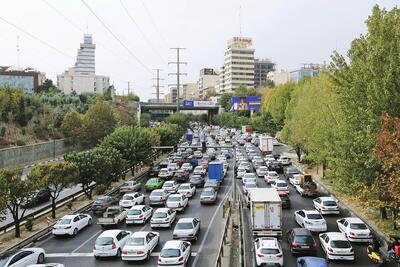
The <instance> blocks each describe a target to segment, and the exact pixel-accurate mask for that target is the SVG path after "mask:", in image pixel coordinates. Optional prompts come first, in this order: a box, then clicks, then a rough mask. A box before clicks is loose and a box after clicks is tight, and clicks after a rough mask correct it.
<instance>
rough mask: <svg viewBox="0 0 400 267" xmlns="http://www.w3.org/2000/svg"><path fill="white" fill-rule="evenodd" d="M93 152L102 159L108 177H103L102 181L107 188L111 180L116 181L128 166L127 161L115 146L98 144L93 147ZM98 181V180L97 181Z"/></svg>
mask: <svg viewBox="0 0 400 267" xmlns="http://www.w3.org/2000/svg"><path fill="white" fill-rule="evenodd" d="M95 152H96V153H97V154H98V155H99V156H100V157H102V158H103V159H104V166H103V168H107V170H108V172H109V174H110V177H105V176H103V178H105V179H104V180H103V181H102V184H104V185H105V186H106V187H107V188H108V187H109V186H110V184H111V182H115V181H118V180H119V178H120V177H121V176H122V175H123V174H124V172H125V171H126V170H127V168H128V162H127V161H126V160H125V159H123V158H122V154H121V153H120V152H119V151H118V150H117V149H115V148H112V147H106V146H100V147H97V148H96V149H95ZM98 182H99V181H98Z"/></svg>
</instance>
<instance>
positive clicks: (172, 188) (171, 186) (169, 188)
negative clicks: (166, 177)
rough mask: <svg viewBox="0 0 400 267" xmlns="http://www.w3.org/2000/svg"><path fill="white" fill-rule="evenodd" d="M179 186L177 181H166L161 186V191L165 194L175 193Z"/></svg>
mask: <svg viewBox="0 0 400 267" xmlns="http://www.w3.org/2000/svg"><path fill="white" fill-rule="evenodd" d="M178 187H179V184H178V182H177V181H175V180H172V181H166V182H165V183H164V184H163V187H162V189H163V190H164V191H165V192H167V193H174V194H175V193H176V191H177V190H178Z"/></svg>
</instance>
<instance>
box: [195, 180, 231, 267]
mask: <svg viewBox="0 0 400 267" xmlns="http://www.w3.org/2000/svg"><path fill="white" fill-rule="evenodd" d="M233 179H234V178H233ZM231 189H232V186H231V187H230V189H229V190H228V192H227V193H226V195H225V197H224V198H223V199H222V201H221V203H219V205H218V207H217V209H216V210H215V212H214V215H213V216H212V218H211V221H210V223H209V224H208V228H207V231H206V234H205V235H204V237H203V240H202V241H201V244H200V247H199V250H198V251H197V254H200V253H201V251H202V250H203V246H204V243H205V242H206V240H207V236H208V234H209V233H210V230H211V228H212V227H211V225H213V223H214V219H215V217H216V216H217V213H218V211H219V209H220V208H221V206H222V204H223V203H224V202H225V199H226V198H227V197H228V196H229V193H230V191H231ZM198 259H199V257H196V258H194V261H193V265H192V266H193V267H196V264H197V261H198Z"/></svg>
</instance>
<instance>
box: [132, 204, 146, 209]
mask: <svg viewBox="0 0 400 267" xmlns="http://www.w3.org/2000/svg"><path fill="white" fill-rule="evenodd" d="M143 207H146V205H135V206H132V207H131V208H130V210H137V209H142V208H143Z"/></svg>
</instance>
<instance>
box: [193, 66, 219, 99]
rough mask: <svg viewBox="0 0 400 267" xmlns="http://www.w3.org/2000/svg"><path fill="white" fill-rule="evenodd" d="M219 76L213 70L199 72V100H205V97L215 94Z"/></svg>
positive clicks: (207, 69)
mask: <svg viewBox="0 0 400 267" xmlns="http://www.w3.org/2000/svg"><path fill="white" fill-rule="evenodd" d="M218 81H219V75H218V73H217V72H216V71H214V69H211V68H206V69H202V70H200V77H199V82H198V83H199V98H200V99H202V100H205V99H206V98H207V95H209V94H210V93H212V92H216V87H217V83H218Z"/></svg>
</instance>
